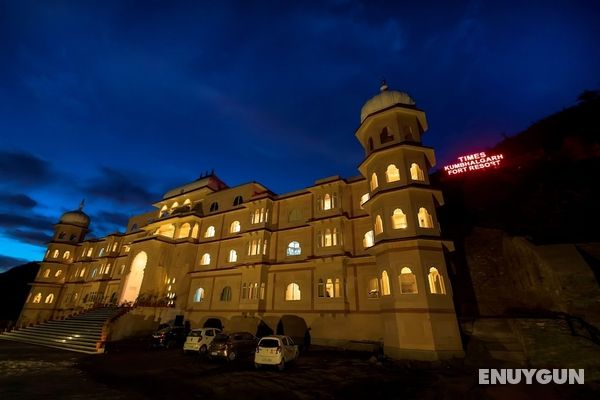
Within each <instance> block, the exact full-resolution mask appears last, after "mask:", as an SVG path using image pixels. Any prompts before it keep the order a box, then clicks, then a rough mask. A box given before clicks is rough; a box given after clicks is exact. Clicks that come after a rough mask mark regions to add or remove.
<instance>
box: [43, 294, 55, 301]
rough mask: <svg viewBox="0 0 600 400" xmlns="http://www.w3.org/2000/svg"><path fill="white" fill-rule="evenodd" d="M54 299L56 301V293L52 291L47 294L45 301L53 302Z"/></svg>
mask: <svg viewBox="0 0 600 400" xmlns="http://www.w3.org/2000/svg"><path fill="white" fill-rule="evenodd" d="M53 301H54V295H53V294H52V293H50V294H49V295H48V296H46V300H44V303H46V304H51V303H52V302H53Z"/></svg>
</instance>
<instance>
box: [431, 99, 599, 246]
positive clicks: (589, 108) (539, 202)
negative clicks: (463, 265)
mask: <svg viewBox="0 0 600 400" xmlns="http://www.w3.org/2000/svg"><path fill="white" fill-rule="evenodd" d="M587 93H588V95H587V97H584V99H583V100H581V101H580V102H579V103H578V104H577V105H575V106H573V107H569V108H567V109H564V110H562V111H560V112H557V113H555V114H552V115H550V116H548V117H546V118H544V119H542V120H540V121H538V122H536V123H535V124H533V125H532V126H530V127H529V128H528V129H526V130H525V131H523V132H521V133H519V134H517V135H515V136H512V137H508V138H505V139H504V140H502V141H501V142H500V143H498V144H497V145H496V146H494V147H493V148H492V149H489V150H490V152H494V153H496V152H497V153H503V154H504V157H505V159H504V164H503V166H502V167H501V168H498V169H495V170H484V171H478V172H475V173H471V174H462V175H457V176H452V177H448V176H446V175H445V174H444V172H442V171H438V172H436V173H435V174H434V175H433V177H432V180H433V181H434V182H436V183H437V184H438V185H439V186H441V188H442V190H443V191H444V195H445V197H446V206H444V207H442V209H441V210H440V221H441V223H442V228H443V229H444V232H445V233H446V234H447V235H449V236H451V237H452V238H454V239H458V238H461V237H464V236H465V234H467V233H468V232H469V231H470V229H471V228H472V227H473V226H481V227H486V228H495V229H501V230H504V231H506V232H507V233H509V234H511V235H519V236H526V237H528V238H530V239H531V240H532V241H534V242H536V243H560V242H569V243H575V242H590V241H600V231H599V230H598V229H597V227H598V225H599V222H600V218H599V217H598V211H597V204H598V202H599V200H600V184H599V182H600V180H599V179H598V176H600V96H598V95H597V93H596V92H587Z"/></svg>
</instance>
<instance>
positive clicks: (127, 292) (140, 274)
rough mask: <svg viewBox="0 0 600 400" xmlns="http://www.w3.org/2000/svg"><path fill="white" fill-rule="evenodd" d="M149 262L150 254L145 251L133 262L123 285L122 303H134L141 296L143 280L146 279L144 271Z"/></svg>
mask: <svg viewBox="0 0 600 400" xmlns="http://www.w3.org/2000/svg"><path fill="white" fill-rule="evenodd" d="M147 262H148V254H146V252H145V251H140V252H139V253H138V254H137V255H136V256H135V258H134V259H133V262H132V263H131V271H130V272H129V274H128V275H127V278H126V279H125V285H123V292H122V295H121V301H120V302H121V303H129V302H131V303H133V302H135V300H136V299H137V297H138V295H139V294H140V288H141V286H142V280H143V279H144V269H145V268H146V263H147Z"/></svg>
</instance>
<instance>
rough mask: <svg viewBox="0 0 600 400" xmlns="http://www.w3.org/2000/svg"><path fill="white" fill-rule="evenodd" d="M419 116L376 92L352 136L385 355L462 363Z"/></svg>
mask: <svg viewBox="0 0 600 400" xmlns="http://www.w3.org/2000/svg"><path fill="white" fill-rule="evenodd" d="M426 130H427V120H426V118H425V113H424V112H423V111H422V110H420V109H418V108H417V106H416V104H415V102H414V100H413V99H412V98H411V97H410V96H409V95H408V94H407V93H404V92H398V91H393V90H389V89H388V86H387V84H385V82H384V83H383V84H382V86H381V88H380V93H379V94H377V95H376V96H374V97H373V98H371V99H370V100H368V101H367V102H366V103H365V105H364V106H363V108H362V110H361V123H360V126H359V128H358V130H357V131H356V137H357V138H358V140H359V141H360V143H361V144H362V146H363V147H364V149H365V159H364V160H363V162H362V163H361V164H360V166H359V170H360V172H361V173H362V175H363V176H364V177H365V178H366V179H367V183H368V187H369V200H367V201H366V202H365V203H364V204H363V207H364V208H365V210H366V211H367V212H368V214H369V215H370V217H371V221H372V227H373V228H372V229H373V231H372V236H371V237H372V238H373V241H372V242H373V245H372V246H371V247H370V248H369V253H370V254H371V255H373V256H374V257H375V259H376V264H377V272H378V276H379V279H378V282H376V283H377V287H374V288H371V294H372V296H373V297H378V298H379V303H380V308H381V315H382V321H383V332H384V351H385V352H386V354H388V355H390V356H392V357H395V358H413V359H440V358H447V357H452V356H461V355H462V354H463V352H462V344H461V341H460V335H459V331H458V325H457V320H456V313H455V310H454V305H453V301H452V288H451V285H450V280H449V279H448V273H447V271H446V263H445V260H444V244H443V243H444V242H443V241H442V240H441V237H440V226H439V223H438V220H437V217H436V206H438V205H441V204H443V198H442V194H441V192H440V191H439V190H437V189H434V188H432V187H431V186H430V183H429V176H428V170H429V169H430V168H431V167H433V166H434V165H435V156H434V153H433V149H431V148H429V147H425V146H423V145H422V144H421V137H422V135H423V133H424V132H425V131H426Z"/></svg>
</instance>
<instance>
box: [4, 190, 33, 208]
mask: <svg viewBox="0 0 600 400" xmlns="http://www.w3.org/2000/svg"><path fill="white" fill-rule="evenodd" d="M37 204H38V202H37V201H35V200H34V199H32V198H31V197H29V196H28V195H26V194H22V193H19V194H5V193H2V194H0V207H1V208H3V209H6V210H14V209H19V210H30V209H32V208H33V207H35V206H37Z"/></svg>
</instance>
